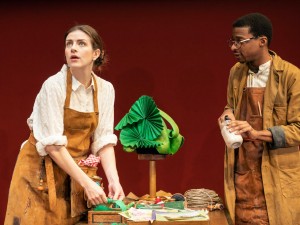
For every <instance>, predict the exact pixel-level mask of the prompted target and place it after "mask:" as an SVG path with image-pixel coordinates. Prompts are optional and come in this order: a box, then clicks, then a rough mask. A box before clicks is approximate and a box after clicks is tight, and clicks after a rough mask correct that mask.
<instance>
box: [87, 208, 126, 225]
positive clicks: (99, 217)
mask: <svg viewBox="0 0 300 225" xmlns="http://www.w3.org/2000/svg"><path fill="white" fill-rule="evenodd" d="M100 223H101V224H103V225H109V224H112V223H124V219H123V217H122V216H121V215H119V211H89V212H88V224H89V225H99V224H100Z"/></svg>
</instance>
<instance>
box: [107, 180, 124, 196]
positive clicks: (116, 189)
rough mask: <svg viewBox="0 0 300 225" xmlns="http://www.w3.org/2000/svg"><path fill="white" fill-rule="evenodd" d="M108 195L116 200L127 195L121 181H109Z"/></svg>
mask: <svg viewBox="0 0 300 225" xmlns="http://www.w3.org/2000/svg"><path fill="white" fill-rule="evenodd" d="M108 191H109V192H108V197H109V198H112V199H114V200H123V198H124V197H125V195H124V192H123V188H122V187H121V184H120V183H119V182H116V183H109V185H108Z"/></svg>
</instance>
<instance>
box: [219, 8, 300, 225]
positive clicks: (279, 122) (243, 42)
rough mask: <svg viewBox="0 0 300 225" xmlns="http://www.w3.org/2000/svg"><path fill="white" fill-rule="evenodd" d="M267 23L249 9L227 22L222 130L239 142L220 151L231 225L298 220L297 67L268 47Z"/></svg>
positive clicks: (299, 85) (275, 224)
mask: <svg viewBox="0 0 300 225" xmlns="http://www.w3.org/2000/svg"><path fill="white" fill-rule="evenodd" d="M271 40H272V24H271V21H270V20H269V19H268V18H267V17H266V16H264V15H262V14H259V13H251V14H248V15H245V16H243V17H241V18H239V19H237V20H236V21H235V22H234V23H233V30H232V39H231V40H230V41H229V47H230V48H231V51H232V52H233V54H234V56H235V57H236V59H237V60H238V63H236V64H235V65H234V66H233V67H232V68H231V71H230V76H229V80H228V89H227V105H226V107H225V110H224V112H223V113H222V115H221V116H220V118H219V119H218V122H219V126H220V128H222V126H223V121H224V117H225V115H228V117H229V118H230V119H231V122H230V123H229V125H227V129H229V131H230V132H234V133H235V134H241V135H242V137H243V144H242V145H241V146H240V147H239V148H237V149H230V148H226V151H225V183H224V186H225V200H226V205H227V208H228V210H229V213H230V217H231V219H232V220H233V221H235V224H238V225H240V224H257V225H264V224H270V225H296V224H300V152H299V148H298V146H299V144H300V70H299V68H297V67H296V66H294V65H292V64H290V63H288V62H286V61H284V60H282V59H281V58H280V57H279V56H278V55H277V54H276V53H275V52H273V51H271V50H269V46H270V43H271Z"/></svg>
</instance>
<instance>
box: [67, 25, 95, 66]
mask: <svg viewBox="0 0 300 225" xmlns="http://www.w3.org/2000/svg"><path fill="white" fill-rule="evenodd" d="M99 55H100V49H96V50H94V49H93V46H92V42H91V38H90V37H89V36H88V35H87V34H86V33H84V32H83V31H81V30H76V31H73V32H71V33H69V34H68V36H67V38H66V43H65V56H66V60H67V64H68V66H69V67H70V68H77V69H78V68H83V67H88V68H90V69H92V68H93V63H94V61H95V60H96V59H97V58H98V57H99Z"/></svg>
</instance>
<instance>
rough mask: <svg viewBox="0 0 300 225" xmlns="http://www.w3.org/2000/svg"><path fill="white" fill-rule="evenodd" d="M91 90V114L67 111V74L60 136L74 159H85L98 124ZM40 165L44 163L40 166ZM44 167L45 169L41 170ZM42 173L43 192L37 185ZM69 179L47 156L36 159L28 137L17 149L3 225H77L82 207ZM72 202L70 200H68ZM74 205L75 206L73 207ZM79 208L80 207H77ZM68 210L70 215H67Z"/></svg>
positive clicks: (69, 87)
mask: <svg viewBox="0 0 300 225" xmlns="http://www.w3.org/2000/svg"><path fill="white" fill-rule="evenodd" d="M93 79H94V83H95V90H94V94H93V95H94V111H95V112H91V113H84V112H78V111H75V110H72V109H70V108H69V105H70V97H71V92H72V75H71V74H70V71H68V74H67V90H66V100H65V106H64V135H66V136H67V139H68V145H67V150H68V151H69V153H70V155H71V156H72V157H73V158H74V159H76V158H77V159H81V158H86V156H87V155H88V154H89V152H90V145H91V136H92V134H93V132H94V131H95V129H96V127H97V125H98V116H99V112H98V100H97V83H96V79H95V78H94V77H93ZM43 162H45V163H44V164H43ZM43 167H45V169H46V171H45V169H43ZM43 171H44V172H45V173H46V174H44V175H45V176H44V178H43V184H42V186H43V190H42V191H41V190H38V187H39V186H40V178H41V177H42V176H41V175H43V174H41V173H43ZM71 183H72V182H71V179H70V177H69V176H68V175H67V174H66V173H65V172H64V171H63V170H62V169H61V168H60V167H59V166H57V165H56V163H55V162H53V161H52V159H51V158H50V157H49V156H45V157H40V156H39V155H38V153H37V150H36V147H35V139H34V137H33V135H32V134H31V135H30V137H29V139H28V141H27V142H26V143H25V144H24V146H23V148H22V149H21V150H20V153H19V156H18V159H17V162H16V165H15V169H14V173H13V177H12V181H11V185H10V190H9V198H8V204H7V211H6V217H5V223H4V224H5V225H12V224H14V225H18V224H22V225H33V224H36V225H37V224H43V225H44V224H45V225H48V224H49V225H71V224H75V223H76V222H78V221H79V220H80V219H81V217H82V216H83V215H82V214H81V213H82V212H83V211H84V210H83V209H80V210H79V211H78V210H76V207H78V206H83V205H84V206H85V209H86V202H85V200H84V199H83V190H82V188H81V189H80V188H78V187H77V189H76V190H71V186H73V185H75V186H76V184H74V183H73V185H72V184H71ZM71 199H72V200H71ZM74 203H75V204H76V205H74ZM79 208H80V207H79ZM71 211H72V214H73V215H72V216H71Z"/></svg>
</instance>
